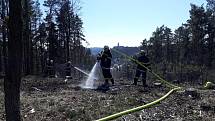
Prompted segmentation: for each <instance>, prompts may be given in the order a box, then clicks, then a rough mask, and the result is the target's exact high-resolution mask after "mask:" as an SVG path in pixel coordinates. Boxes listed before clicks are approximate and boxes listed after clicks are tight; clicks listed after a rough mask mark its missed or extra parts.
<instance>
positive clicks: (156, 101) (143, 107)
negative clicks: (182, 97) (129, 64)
mask: <svg viewBox="0 0 215 121" xmlns="http://www.w3.org/2000/svg"><path fill="white" fill-rule="evenodd" d="M112 50H113V51H115V52H117V53H118V54H120V55H123V56H125V57H126V58H128V59H129V60H132V61H134V62H136V63H137V64H139V65H141V66H142V67H144V68H146V69H147V70H148V71H149V72H151V73H152V74H153V75H154V76H155V77H157V78H158V79H160V80H159V81H160V82H162V83H164V84H166V86H168V87H169V88H170V89H171V90H170V91H169V92H168V93H167V94H165V95H164V96H162V97H161V98H159V99H157V100H155V101H153V102H150V103H148V104H145V105H142V106H139V107H136V108H132V109H128V110H125V111H122V112H119V113H116V114H112V115H110V116H107V117H104V118H101V119H98V120H96V121H109V120H113V119H116V118H118V117H121V116H123V115H126V114H130V113H133V112H137V111H140V110H142V109H145V108H149V107H151V106H153V105H155V104H158V103H159V102H161V101H163V100H164V99H166V98H167V97H168V96H169V95H170V94H172V93H173V92H174V91H177V90H180V89H181V87H178V86H175V85H173V84H171V83H169V82H168V81H166V80H164V79H163V78H161V77H160V76H159V75H158V74H156V73H155V72H153V71H151V70H150V69H149V68H148V67H146V66H145V65H144V64H142V63H141V62H139V61H138V60H135V59H134V58H131V57H129V56H127V55H126V54H124V53H122V52H120V51H118V50H116V49H112Z"/></svg>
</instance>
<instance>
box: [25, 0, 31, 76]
mask: <svg viewBox="0 0 215 121" xmlns="http://www.w3.org/2000/svg"><path fill="white" fill-rule="evenodd" d="M23 3H24V5H23V11H24V12H23V21H24V23H23V25H24V26H23V28H24V30H23V52H24V53H23V62H24V63H23V71H24V74H25V75H29V74H31V73H32V70H33V69H32V68H33V66H32V65H33V62H32V61H33V57H32V55H33V54H32V40H31V38H30V36H31V31H30V29H31V27H30V25H31V24H30V23H31V22H30V16H31V11H32V10H31V8H32V7H31V4H32V1H31V0H24V1H23Z"/></svg>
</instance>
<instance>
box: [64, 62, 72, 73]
mask: <svg viewBox="0 0 215 121" xmlns="http://www.w3.org/2000/svg"><path fill="white" fill-rule="evenodd" d="M71 67H73V66H72V64H71V61H68V62H67V63H66V68H65V72H66V76H71Z"/></svg>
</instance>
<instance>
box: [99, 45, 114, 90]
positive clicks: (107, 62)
mask: <svg viewBox="0 0 215 121" xmlns="http://www.w3.org/2000/svg"><path fill="white" fill-rule="evenodd" d="M111 59H112V54H111V52H110V49H109V47H108V46H104V50H103V51H101V53H100V54H99V55H98V57H97V60H99V61H100V65H101V68H102V74H103V76H104V78H105V83H104V85H106V86H107V85H108V86H109V80H110V81H111V83H112V85H114V79H113V77H112V75H111V72H110V67H111Z"/></svg>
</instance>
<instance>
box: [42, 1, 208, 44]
mask: <svg viewBox="0 0 215 121" xmlns="http://www.w3.org/2000/svg"><path fill="white" fill-rule="evenodd" d="M41 1H43V0H41ZM190 3H194V4H196V5H202V4H203V3H204V4H206V2H205V0H82V1H81V6H82V9H81V11H79V14H80V16H81V18H82V19H83V23H84V24H83V27H84V29H83V32H84V34H85V36H86V37H85V38H86V40H87V41H88V42H89V44H88V45H87V44H85V43H84V45H85V46H87V47H103V46H104V45H108V46H110V47H113V46H116V45H117V44H118V43H119V45H120V46H139V45H140V43H141V41H142V40H143V39H145V38H146V39H149V38H150V36H151V35H152V32H153V31H155V29H156V28H157V27H160V26H162V25H165V26H167V27H169V28H171V29H172V30H173V31H174V29H176V28H178V27H179V26H180V25H181V24H182V23H185V22H186V21H187V19H189V10H190Z"/></svg>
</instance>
